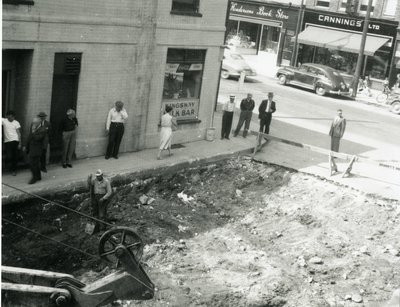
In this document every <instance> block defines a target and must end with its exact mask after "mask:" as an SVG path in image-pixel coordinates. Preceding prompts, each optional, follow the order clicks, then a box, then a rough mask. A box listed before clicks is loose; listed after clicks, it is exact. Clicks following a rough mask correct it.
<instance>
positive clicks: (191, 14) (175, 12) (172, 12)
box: [171, 11, 203, 17]
mask: <svg viewBox="0 0 400 307" xmlns="http://www.w3.org/2000/svg"><path fill="white" fill-rule="evenodd" d="M171 15H184V16H192V17H203V14H200V13H196V12H187V11H171Z"/></svg>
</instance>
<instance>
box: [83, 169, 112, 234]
mask: <svg viewBox="0 0 400 307" xmlns="http://www.w3.org/2000/svg"><path fill="white" fill-rule="evenodd" d="M88 185H89V189H90V194H91V202H92V214H93V216H94V217H96V218H98V219H100V220H105V219H106V217H107V204H108V201H109V199H110V197H111V194H112V189H111V184H110V181H109V180H108V179H107V178H104V176H103V172H102V171H101V169H99V170H97V171H96V177H95V178H92V174H90V175H89V177H88ZM102 226H103V224H100V228H101V229H102V228H103V227H102Z"/></svg>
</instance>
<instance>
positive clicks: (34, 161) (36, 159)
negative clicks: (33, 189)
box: [29, 156, 42, 180]
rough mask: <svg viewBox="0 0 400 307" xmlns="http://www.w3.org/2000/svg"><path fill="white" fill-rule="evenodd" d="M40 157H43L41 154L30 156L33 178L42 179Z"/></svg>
mask: <svg viewBox="0 0 400 307" xmlns="http://www.w3.org/2000/svg"><path fill="white" fill-rule="evenodd" d="M40 159H41V156H33V157H32V156H31V157H29V164H30V168H31V172H32V179H33V180H40V179H42V175H41V173H40Z"/></svg>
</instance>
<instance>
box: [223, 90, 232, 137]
mask: <svg viewBox="0 0 400 307" xmlns="http://www.w3.org/2000/svg"><path fill="white" fill-rule="evenodd" d="M222 111H223V115H222V129H221V140H223V139H227V140H229V134H230V133H231V129H232V119H233V112H234V111H235V95H230V96H229V101H227V102H225V103H224V105H223V106H222Z"/></svg>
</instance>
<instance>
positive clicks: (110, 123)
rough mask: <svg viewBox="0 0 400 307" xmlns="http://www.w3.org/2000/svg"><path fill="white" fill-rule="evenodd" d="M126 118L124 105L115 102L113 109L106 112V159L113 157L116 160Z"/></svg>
mask: <svg viewBox="0 0 400 307" xmlns="http://www.w3.org/2000/svg"><path fill="white" fill-rule="evenodd" d="M127 118H128V113H127V112H126V110H125V109H124V103H123V102H122V101H117V102H116V103H115V107H114V108H112V109H111V110H110V112H108V116H107V123H106V131H107V133H108V146H107V152H106V157H105V158H106V159H107V160H108V159H110V157H113V158H114V159H118V152H119V145H120V144H121V140H122V136H123V135H124V132H125V128H124V123H125V120H126V119H127Z"/></svg>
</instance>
